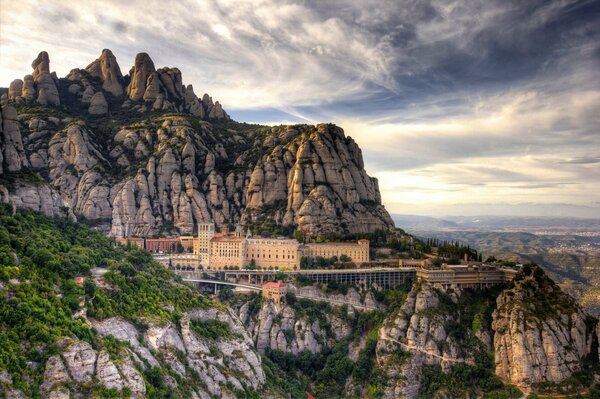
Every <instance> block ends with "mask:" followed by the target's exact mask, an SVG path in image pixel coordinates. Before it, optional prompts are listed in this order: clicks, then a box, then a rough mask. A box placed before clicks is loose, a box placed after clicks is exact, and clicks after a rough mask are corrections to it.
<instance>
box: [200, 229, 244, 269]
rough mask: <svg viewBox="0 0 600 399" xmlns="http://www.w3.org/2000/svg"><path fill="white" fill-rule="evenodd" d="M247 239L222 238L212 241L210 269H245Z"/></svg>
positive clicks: (215, 238)
mask: <svg viewBox="0 0 600 399" xmlns="http://www.w3.org/2000/svg"><path fill="white" fill-rule="evenodd" d="M245 251H246V239H245V238H243V237H234V236H221V237H213V238H212V239H211V240H210V253H209V263H208V268H210V269H213V270H219V269H223V268H224V267H225V266H227V267H230V266H234V267H239V268H240V269H243V268H244V254H245Z"/></svg>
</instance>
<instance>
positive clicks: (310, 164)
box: [0, 49, 393, 237]
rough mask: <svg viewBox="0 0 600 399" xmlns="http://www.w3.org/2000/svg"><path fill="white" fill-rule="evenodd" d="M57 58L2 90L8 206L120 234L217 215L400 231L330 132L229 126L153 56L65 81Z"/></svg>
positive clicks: (351, 153) (290, 225) (356, 151)
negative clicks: (54, 69) (53, 68)
mask: <svg viewBox="0 0 600 399" xmlns="http://www.w3.org/2000/svg"><path fill="white" fill-rule="evenodd" d="M49 62H50V61H49V56H48V54H47V53H46V52H42V53H40V55H39V56H38V57H37V58H36V60H35V61H34V63H33V64H32V66H34V68H35V71H34V73H33V75H31V79H30V75H27V76H26V77H25V78H24V79H23V80H19V79H17V80H15V81H13V82H12V83H11V85H10V87H9V88H8V90H6V91H5V92H4V93H3V94H2V99H3V100H2V104H3V111H2V130H3V132H2V133H3V134H2V143H1V147H2V153H3V160H1V161H2V165H3V168H2V169H1V170H0V173H2V174H3V175H5V176H4V177H5V178H4V179H3V180H4V181H3V184H2V185H1V186H0V193H1V194H0V197H1V199H2V201H4V202H6V201H12V202H13V203H15V204H16V205H17V206H26V207H29V208H32V209H34V210H39V211H42V212H44V213H46V214H50V215H65V214H66V215H69V216H70V217H71V218H74V217H80V218H84V219H86V220H89V221H92V222H94V223H96V224H97V225H98V226H99V227H100V228H102V229H103V230H104V231H105V232H107V233H110V234H111V235H114V236H119V237H122V236H130V235H141V236H148V235H161V234H192V233H193V232H194V226H195V225H196V224H197V223H199V222H205V221H210V220H213V221H214V222H215V223H216V224H217V226H219V227H221V228H226V227H228V226H231V225H236V224H243V225H247V226H249V227H252V226H253V225H255V224H257V223H259V224H264V222H265V221H271V222H272V223H271V224H273V225H274V226H275V227H277V228H272V229H271V230H272V231H271V232H272V233H277V232H280V231H281V230H280V229H279V228H283V229H284V230H285V229H287V230H286V231H289V230H293V229H298V230H301V231H302V232H304V233H309V234H314V235H320V234H327V233H334V232H335V233H339V232H345V233H363V232H369V231H373V230H377V229H388V228H390V227H393V221H392V219H391V218H390V216H389V214H388V212H387V211H386V210H385V208H384V207H383V205H382V204H381V195H380V193H379V188H378V182H377V179H375V178H372V177H370V176H368V175H367V174H366V172H365V171H364V163H363V159H362V152H361V150H360V148H359V147H358V145H357V144H356V142H354V140H352V138H351V137H349V136H346V135H345V134H344V131H343V130H342V129H341V128H339V127H337V126H335V125H331V124H319V125H316V126H310V125H294V126H277V127H264V126H256V125H248V124H242V123H238V122H235V121H232V120H231V119H230V117H229V115H228V114H227V113H226V112H225V111H224V110H223V108H222V106H221V105H220V103H219V102H218V101H216V102H213V100H212V98H211V97H210V96H209V95H208V94H204V95H203V96H202V99H199V98H198V97H197V96H196V95H195V93H194V91H193V87H192V86H191V85H188V86H184V85H183V83H182V78H181V72H180V71H179V69H177V68H160V69H156V68H155V67H154V63H153V62H152V60H151V58H150V57H149V56H148V55H147V54H146V53H141V54H138V55H137V56H136V60H135V64H134V66H133V67H132V69H131V70H130V73H129V74H128V75H125V76H123V75H121V72H120V68H119V67H118V64H117V61H116V58H115V57H114V55H113V54H112V52H110V50H106V49H105V50H103V52H102V54H101V56H100V57H99V58H98V59H96V60H95V61H93V62H92V63H91V64H89V65H88V67H87V68H85V69H73V70H72V71H71V72H70V73H69V74H68V75H67V77H65V78H61V79H58V78H57V77H56V76H55V74H51V73H50V72H49V71H50V69H49ZM5 171H6V172H5ZM8 175H12V176H8ZM36 176H37V178H36ZM24 177H29V178H30V179H29V180H28V179H26V178H24ZM32 177H33V178H32ZM44 182H47V183H48V184H47V185H45V184H43V183H44ZM33 183H35V184H33ZM64 208H66V209H64ZM267 224H269V223H267ZM271 227H272V226H271Z"/></svg>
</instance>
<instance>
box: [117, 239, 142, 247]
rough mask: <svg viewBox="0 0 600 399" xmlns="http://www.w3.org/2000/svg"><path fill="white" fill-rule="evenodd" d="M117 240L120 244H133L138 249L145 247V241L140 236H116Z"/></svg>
mask: <svg viewBox="0 0 600 399" xmlns="http://www.w3.org/2000/svg"><path fill="white" fill-rule="evenodd" d="M116 240H117V242H118V243H119V244H121V245H129V244H131V245H135V246H136V247H138V248H140V249H145V248H146V241H145V240H144V239H143V238H141V237H127V238H121V237H118V238H116Z"/></svg>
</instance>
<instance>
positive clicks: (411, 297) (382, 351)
mask: <svg viewBox="0 0 600 399" xmlns="http://www.w3.org/2000/svg"><path fill="white" fill-rule="evenodd" d="M460 295H461V292H460V291H459V290H450V291H449V292H448V293H440V292H439V291H437V290H435V289H433V288H432V287H431V286H428V285H423V286H418V285H417V286H414V287H413V289H412V290H411V292H410V293H409V294H408V296H407V298H406V302H404V304H403V305H402V307H401V308H400V309H399V310H398V311H397V312H395V313H393V314H391V315H390V316H388V317H387V318H386V320H385V321H384V324H383V327H382V328H381V329H380V330H379V337H378V342H377V350H376V356H377V364H378V365H379V366H380V367H381V368H382V370H383V371H384V373H385V375H386V377H387V379H386V383H385V386H384V389H383V391H384V395H383V397H384V398H416V397H417V395H418V394H419V390H420V388H421V382H422V381H421V380H422V376H423V368H424V367H425V366H433V365H439V366H441V371H444V372H447V371H448V370H449V369H450V368H451V367H453V366H455V365H458V364H462V363H464V364H469V365H474V364H475V363H476V360H475V358H476V356H477V355H478V353H480V352H485V351H486V350H487V349H488V348H489V347H488V345H489V336H490V334H489V331H487V329H486V327H485V325H483V326H482V327H481V328H480V329H479V330H478V331H476V332H473V331H471V330H470V328H466V329H463V331H460V333H457V326H458V323H459V322H461V321H462V322H463V323H464V320H460V318H459V316H458V313H456V311H455V310H456V309H454V305H455V303H456V302H457V301H458V298H459V297H460ZM443 301H445V302H446V303H442V302H443ZM449 301H451V302H449ZM469 327H470V326H469Z"/></svg>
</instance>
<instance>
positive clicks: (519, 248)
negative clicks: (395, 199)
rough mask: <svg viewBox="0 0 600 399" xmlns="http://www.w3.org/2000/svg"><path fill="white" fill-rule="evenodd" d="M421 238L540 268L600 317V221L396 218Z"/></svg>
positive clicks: (577, 219)
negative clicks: (468, 246)
mask: <svg viewBox="0 0 600 399" xmlns="http://www.w3.org/2000/svg"><path fill="white" fill-rule="evenodd" d="M392 218H393V219H394V222H395V223H396V225H397V226H400V227H402V228H403V229H405V230H406V231H407V232H408V233H411V234H414V235H416V236H418V237H429V238H437V239H439V240H446V241H458V242H460V243H463V244H466V245H470V246H472V247H474V248H476V249H477V250H479V251H482V252H483V253H484V256H485V257H487V256H495V257H496V258H502V259H505V260H514V261H521V262H535V263H537V264H539V265H541V266H543V267H544V268H545V269H546V270H547V271H548V273H549V274H550V275H551V277H552V278H553V279H555V280H556V282H557V283H559V285H560V286H561V287H562V288H563V289H566V290H567V291H569V292H570V293H571V294H572V295H574V296H575V297H576V298H578V299H579V300H580V302H581V303H582V305H584V307H585V308H586V309H587V310H588V311H589V312H591V313H593V314H595V315H598V314H600V275H598V271H600V220H598V219H584V218H559V217H557V218H550V217H506V216H481V217H448V218H443V219H442V218H433V217H427V216H416V215H392Z"/></svg>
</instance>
